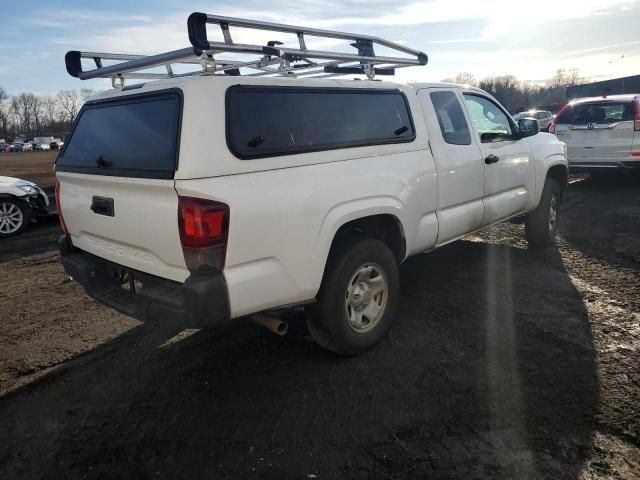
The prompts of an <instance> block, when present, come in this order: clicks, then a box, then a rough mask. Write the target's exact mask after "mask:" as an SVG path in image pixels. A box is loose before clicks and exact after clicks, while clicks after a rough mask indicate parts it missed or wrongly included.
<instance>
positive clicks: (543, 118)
mask: <svg viewBox="0 0 640 480" xmlns="http://www.w3.org/2000/svg"><path fill="white" fill-rule="evenodd" d="M521 118H535V119H536V120H538V124H539V125H540V130H541V131H545V132H546V131H548V130H549V126H550V125H551V121H552V120H553V113H551V112H550V111H549V110H527V111H525V112H520V113H517V114H516V115H514V116H513V119H514V120H515V121H516V122H517V121H518V120H520V119H521Z"/></svg>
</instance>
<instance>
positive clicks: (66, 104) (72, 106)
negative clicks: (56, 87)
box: [57, 90, 80, 122]
mask: <svg viewBox="0 0 640 480" xmlns="http://www.w3.org/2000/svg"><path fill="white" fill-rule="evenodd" d="M57 98H58V102H59V104H60V109H61V110H62V112H63V113H64V114H65V116H66V117H67V119H68V121H69V122H73V119H74V118H76V114H77V113H78V109H79V108H80V96H79V95H78V92H77V91H76V90H60V91H59V92H58V95H57Z"/></svg>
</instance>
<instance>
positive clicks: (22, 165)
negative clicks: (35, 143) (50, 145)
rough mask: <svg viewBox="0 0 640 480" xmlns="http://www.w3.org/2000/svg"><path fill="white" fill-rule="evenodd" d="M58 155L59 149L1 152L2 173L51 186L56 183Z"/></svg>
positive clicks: (0, 168)
mask: <svg viewBox="0 0 640 480" xmlns="http://www.w3.org/2000/svg"><path fill="white" fill-rule="evenodd" d="M57 156H58V151H57V150H45V151H37V152H11V153H0V175H2V176H4V177H18V178H22V179H24V180H29V181H31V182H35V183H37V184H38V185H40V186H41V187H42V188H50V187H53V186H55V183H56V177H55V174H54V171H53V162H54V161H55V159H56V157H57Z"/></svg>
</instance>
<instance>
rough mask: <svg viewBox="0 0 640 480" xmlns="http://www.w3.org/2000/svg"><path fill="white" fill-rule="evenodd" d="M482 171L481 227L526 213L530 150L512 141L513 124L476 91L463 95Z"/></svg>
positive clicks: (531, 176)
mask: <svg viewBox="0 0 640 480" xmlns="http://www.w3.org/2000/svg"><path fill="white" fill-rule="evenodd" d="M463 97H464V101H465V106H466V109H467V113H468V115H469V117H470V118H471V123H472V125H473V130H474V134H475V139H476V141H477V142H478V143H479V145H480V149H481V151H482V158H483V161H484V164H485V169H484V179H485V181H484V217H483V219H482V224H483V225H490V224H492V223H495V222H498V221H500V220H503V219H506V218H508V217H511V216H514V215H517V214H519V213H523V212H525V210H526V207H527V204H528V202H529V197H530V195H533V191H534V188H535V185H534V182H535V175H534V171H533V168H534V166H533V162H532V159H531V148H530V146H529V143H528V142H527V141H526V140H516V139H514V136H513V134H514V132H515V128H516V125H515V124H514V122H513V120H511V118H510V117H509V115H508V114H507V113H506V112H505V111H504V110H503V109H502V107H500V106H499V105H498V104H497V103H496V102H495V101H493V100H492V99H490V98H489V97H487V96H484V95H482V94H480V93H477V92H464V93H463Z"/></svg>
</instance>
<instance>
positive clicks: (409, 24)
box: [0, 0, 640, 94]
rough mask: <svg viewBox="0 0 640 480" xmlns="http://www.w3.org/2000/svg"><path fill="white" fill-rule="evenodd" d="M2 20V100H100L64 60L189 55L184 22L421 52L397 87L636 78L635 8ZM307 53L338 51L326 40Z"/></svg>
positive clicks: (9, 6) (108, 8)
mask: <svg viewBox="0 0 640 480" xmlns="http://www.w3.org/2000/svg"><path fill="white" fill-rule="evenodd" d="M0 10H1V11H2V13H3V15H2V16H3V22H2V26H1V27H0V58H2V59H3V62H0V87H4V88H5V89H6V90H7V92H8V93H9V94H16V93H19V92H22V91H29V92H33V93H37V94H48V93H55V92H56V91H58V90H60V89H79V88H94V89H98V90H102V89H106V88H108V87H109V86H110V82H109V81H107V80H87V81H80V80H78V79H75V78H72V77H70V76H69V75H68V74H67V72H66V70H65V66H64V54H65V53H66V51H67V50H84V51H98V52H112V53H137V54H152V53H159V52H162V51H167V50H173V49H178V48H183V47H186V46H189V42H188V37H187V28H186V19H187V17H188V15H189V13H191V12H194V11H201V12H206V13H212V14H219V15H227V16H235V17H243V18H251V19H257V20H265V21H272V22H281V23H290V24H295V25H303V26H309V27H316V28H325V29H334V30H341V31H347V32H358V33H364V34H369V35H376V36H380V37H383V38H386V39H389V40H392V41H396V42H399V43H402V44H405V45H407V46H409V47H412V48H415V49H417V50H422V51H424V52H426V53H427V54H428V55H429V63H428V65H426V66H423V67H410V68H405V69H402V70H399V71H398V75H397V78H399V79H401V80H417V81H439V80H442V79H444V78H447V77H452V76H454V75H455V74H456V73H458V72H469V73H472V74H473V75H474V76H475V77H476V78H482V77H484V76H489V75H509V74H510V75H515V76H516V77H518V78H519V79H521V80H531V81H536V82H543V81H545V80H547V79H549V78H551V77H552V76H553V74H554V72H555V71H556V70H557V69H558V68H566V69H572V68H577V69H579V71H580V74H581V75H582V76H584V77H587V78H591V79H593V80H602V79H607V78H615V77H619V76H626V75H635V74H640V0H577V1H576V0H536V1H535V2H533V1H532V2H518V1H517V0H510V1H506V0H484V1H465V0H425V1H415V2H412V1H407V2H398V1H397V0H394V1H391V0H342V1H341V0H323V1H320V0H270V1H269V2H266V1H264V0H235V1H227V0H222V1H217V2H200V1H195V2H184V1H174V0H155V1H146V0H141V1H135V0H130V1H121V0H110V1H108V2H105V1H102V2H97V1H91V0H84V1H80V0H67V1H56V0H52V1H39V2H38V1H32V0H21V1H17V0H0ZM8 19H10V21H8ZM210 32H211V33H210V39H214V38H215V36H214V33H213V31H212V30H210ZM231 33H232V36H233V37H234V41H235V42H238V43H253V42H266V41H267V40H281V41H285V44H286V45H288V44H290V43H289V42H290V41H291V40H294V42H293V44H292V46H295V45H297V43H296V42H295V38H293V39H292V38H289V37H288V36H287V35H286V34H277V35H278V38H272V37H274V35H273V34H271V35H269V34H267V36H266V37H265V36H264V35H263V34H262V33H260V32H256V31H251V30H244V31H238V32H237V33H234V30H232V32H231ZM220 38H221V37H220ZM307 43H308V47H309V48H325V49H327V48H336V49H340V50H344V48H345V47H344V46H343V45H336V44H335V41H334V40H324V41H323V40H320V41H319V42H316V43H313V42H312V43H309V42H307ZM346 48H348V47H346ZM377 53H378V54H384V53H385V52H383V51H378V52H377Z"/></svg>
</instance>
